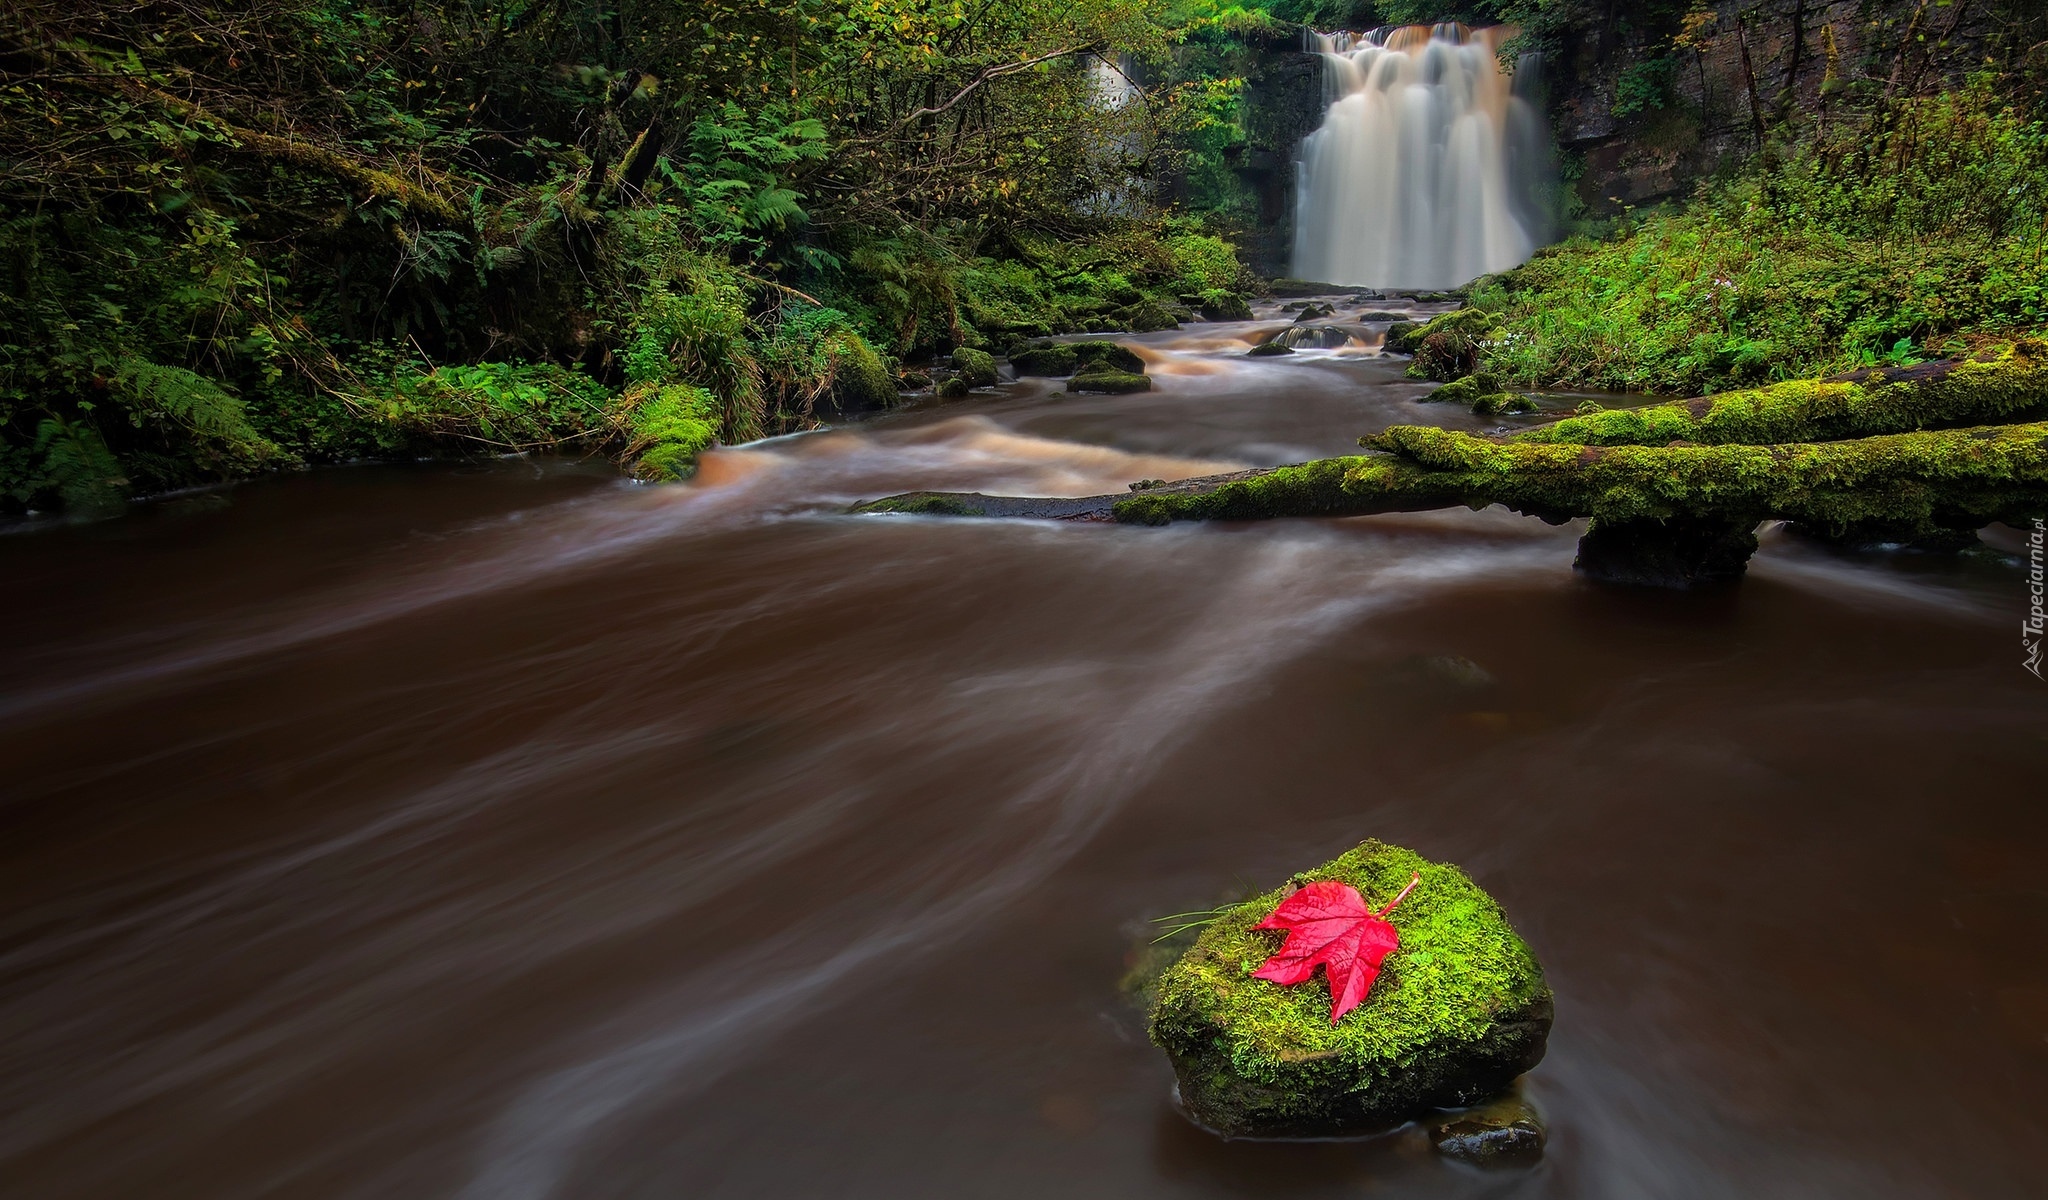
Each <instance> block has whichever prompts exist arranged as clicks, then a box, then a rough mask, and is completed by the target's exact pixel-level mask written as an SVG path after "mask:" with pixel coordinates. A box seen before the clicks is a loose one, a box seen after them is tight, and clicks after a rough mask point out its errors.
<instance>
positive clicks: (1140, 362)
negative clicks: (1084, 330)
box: [1074, 342, 1145, 375]
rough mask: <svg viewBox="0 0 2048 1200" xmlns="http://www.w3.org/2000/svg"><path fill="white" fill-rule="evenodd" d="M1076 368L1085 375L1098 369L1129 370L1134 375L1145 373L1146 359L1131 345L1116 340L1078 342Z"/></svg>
mask: <svg viewBox="0 0 2048 1200" xmlns="http://www.w3.org/2000/svg"><path fill="white" fill-rule="evenodd" d="M1074 361H1075V363H1076V364H1077V365H1076V367H1075V370H1077V371H1079V372H1080V373H1081V374H1083V375H1088V374H1093V373H1095V372H1097V371H1129V372H1130V373H1131V374H1133V375H1142V374H1144V373H1145V360H1144V359H1142V358H1139V357H1138V356H1137V354H1136V353H1134V352H1133V351H1131V349H1130V348H1129V347H1126V346H1120V345H1118V344H1117V343H1115V342H1076V343H1075V344H1074Z"/></svg>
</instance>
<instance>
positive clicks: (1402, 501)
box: [1113, 423, 2048, 538]
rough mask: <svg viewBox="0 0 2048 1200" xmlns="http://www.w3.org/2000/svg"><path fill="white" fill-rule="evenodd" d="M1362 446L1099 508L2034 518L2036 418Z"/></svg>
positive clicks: (2046, 448)
mask: <svg viewBox="0 0 2048 1200" xmlns="http://www.w3.org/2000/svg"><path fill="white" fill-rule="evenodd" d="M1365 440H1366V441H1367V444H1369V445H1371V446H1372V447H1374V448H1376V449H1379V450H1382V451H1386V452H1387V453H1384V454H1379V455H1365V456H1359V457H1352V458H1329V459H1320V460H1317V461H1315V462H1310V463H1303V464H1301V465H1300V466H1294V467H1281V468H1278V469H1275V470H1271V471H1264V472H1258V473H1254V474H1247V475H1245V476H1243V477H1240V478H1236V479H1232V480H1230V481H1227V482H1223V483H1219V484H1217V485H1215V486H1214V487H1210V488H1206V489H1190V490H1184V491H1169V492H1166V493H1163V494H1162V493H1150V494H1145V495H1138V496H1132V497H1130V498H1128V499H1124V500H1120V501H1118V502H1117V503H1116V505H1115V506H1114V509H1113V513H1114V516H1115V518H1116V519H1117V520H1118V521H1122V522H1125V523H1128V524H1142V525H1163V524H1166V523H1167V522H1169V521H1214V520H1250V519H1259V518H1266V517H1287V516H1344V515H1351V514H1357V513H1374V512H1415V511H1421V510H1424V509H1431V508H1447V507H1452V506H1454V505H1465V506H1467V507H1471V508H1484V507H1485V506H1487V505H1489V504H1501V505H1505V506H1507V507H1508V508H1511V509H1514V510H1515V511H1517V512H1524V513H1531V514H1534V515H1537V516H1541V517H1543V518H1545V519H1547V520H1553V521H1562V520H1566V519H1568V518H1571V517H1594V518H1597V519H1600V520H1605V521H1611V522H1620V521H1632V520H1640V519H1652V520H1670V519H1673V518H1694V519H1704V518H1713V519H1720V520H1727V521H1734V522H1739V521H1742V520H1748V521H1751V522H1755V521H1762V520H1765V519H1769V518H1781V519H1785V520H1792V521H1800V522H1803V523H1805V524H1807V525H1810V526H1812V527H1814V528H1816V529H1821V530H1831V529H1848V528H1851V527H1856V526H1882V527H1883V528H1885V529H1888V530H1892V531H1895V532H1896V534H1897V535H1898V536H1899V537H1901V538H1906V537H1933V536H1936V535H1938V534H1939V532H1940V531H1942V530H1944V529H1964V528H1967V529H1976V528H1980V527H1982V526H1984V525H1986V524H1988V523H1990V522H1992V521H2000V520H2004V521H2017V520H2023V519H2025V518H2027V517H2029V516H2031V515H2033V514H2036V513H2041V512H2048V423H2044V424H2034V425H2007V426H1993V427H1988V428H1979V429H1956V430H1943V431H1935V432H1928V433H1906V434H1893V435H1889V436H1886V437H1872V438H1859V439H1856V440H1853V441H1846V442H1807V443H1794V444H1790V445H1783V446H1669V447H1665V446H1657V447H1652V446H1608V447H1596V446H1577V445H1563V444H1542V443H1526V442H1507V443H1503V442H1496V441H1492V440H1489V439H1487V438H1483V437H1477V436H1475V435H1473V434H1469V433H1458V432H1455V431H1452V430H1446V429H1437V428H1434V427H1430V426H1421V425H1397V426H1395V427H1394V428H1392V429H1389V430H1387V431H1386V432H1384V433H1381V434H1378V435H1375V436H1373V437H1371V438H1369V439H1365Z"/></svg>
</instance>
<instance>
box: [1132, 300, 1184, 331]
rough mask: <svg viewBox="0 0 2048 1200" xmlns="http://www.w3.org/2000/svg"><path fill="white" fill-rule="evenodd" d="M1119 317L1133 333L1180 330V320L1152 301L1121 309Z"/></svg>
mask: <svg viewBox="0 0 2048 1200" xmlns="http://www.w3.org/2000/svg"><path fill="white" fill-rule="evenodd" d="M1117 316H1118V318H1119V319H1121V320H1122V321H1123V323H1124V325H1125V326H1126V327H1127V328H1128V329H1130V331H1131V332H1132V333H1158V332H1160V331H1162V330H1166V329H1179V328H1180V318H1178V317H1176V316H1174V315H1173V314H1172V313H1171V312H1168V311H1167V310H1166V309H1165V308H1163V307H1161V306H1160V305H1158V304H1155V303H1153V302H1152V301H1150V300H1146V301H1142V302H1140V303H1138V304H1133V305H1131V306H1130V307H1128V308H1125V309H1121V310H1119V311H1118V312H1117Z"/></svg>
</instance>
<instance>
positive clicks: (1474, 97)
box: [1294, 24, 1552, 288]
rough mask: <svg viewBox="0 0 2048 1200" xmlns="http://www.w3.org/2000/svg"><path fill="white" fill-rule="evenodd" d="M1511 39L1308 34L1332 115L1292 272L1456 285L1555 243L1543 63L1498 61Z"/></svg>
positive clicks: (1498, 30) (1304, 151)
mask: <svg viewBox="0 0 2048 1200" xmlns="http://www.w3.org/2000/svg"><path fill="white" fill-rule="evenodd" d="M1510 32H1512V31H1511V30H1509V29H1507V28H1505V27H1502V26H1495V27H1493V28H1489V29H1473V30H1468V29H1466V28H1465V27H1463V26H1461V25H1456V24H1444V25H1437V26H1435V27H1430V26H1425V25H1407V26H1400V27H1394V28H1387V29H1376V30H1374V31H1372V32H1371V33H1366V34H1355V33H1334V34H1320V33H1313V34H1311V35H1310V36H1311V37H1312V38H1313V39H1314V41H1315V49H1317V50H1318V51H1320V52H1321V53H1322V55H1323V67H1324V70H1323V89H1324V93H1325V98H1326V99H1327V100H1328V102H1329V111H1328V112H1327V113H1326V114H1325V116H1324V118H1323V124H1322V126H1321V127H1320V128H1319V129H1317V130H1316V131H1315V132H1314V133H1312V134H1310V135H1309V136H1308V137H1307V138H1306V139H1304V140H1303V142H1302V146H1301V162H1300V167H1299V170H1300V178H1299V188H1298V189H1297V196H1298V199H1297V202H1296V211H1295V224H1294V274H1295V275H1296V276H1298V277H1300V278H1303V279H1314V280H1321V281H1323V282H1327V283H1340V284H1346V285H1358V286H1364V287H1375V288H1450V287H1457V286H1459V285H1461V284H1464V283H1467V282H1470V281H1471V280H1473V279H1475V278H1477V277H1479V276H1481V275H1485V274H1488V273H1490V272H1494V271H1502V270H1506V269H1507V268H1509V267H1512V266H1515V265H1516V264H1518V263H1521V262H1523V261H1524V260H1526V259H1527V258H1528V257H1529V256H1530V255H1531V254H1533V253H1535V251H1536V248H1537V247H1538V246H1540V245H1541V244H1543V242H1544V240H1545V239H1546V238H1547V237H1548V234H1549V229H1548V225H1549V222H1548V220H1547V219H1546V218H1545V217H1544V215H1543V214H1544V207H1545V206H1544V202H1543V196H1544V194H1545V191H1546V185H1547V183H1548V181H1549V177H1550V175H1551V173H1552V171H1551V166H1550V155H1549V150H1548V138H1547V136H1546V134H1545V131H1544V129H1543V119H1542V116H1541V113H1540V110H1539V108H1538V106H1537V105H1535V104H1533V103H1531V102H1530V101H1529V99H1527V98H1526V97H1527V96H1528V95H1529V94H1532V93H1533V91H1534V82H1535V75H1536V66H1537V64H1536V63H1535V62H1533V61H1531V60H1532V59H1533V57H1534V56H1524V58H1523V60H1522V62H1521V63H1519V64H1518V66H1517V69H1516V70H1515V71H1514V72H1513V73H1512V74H1503V73H1502V72H1501V70H1500V65H1499V62H1498V60H1497V58H1496V54H1497V53H1498V51H1499V49H1500V46H1501V43H1502V42H1503V41H1505V40H1506V38H1507V36H1508V34H1509V33H1510Z"/></svg>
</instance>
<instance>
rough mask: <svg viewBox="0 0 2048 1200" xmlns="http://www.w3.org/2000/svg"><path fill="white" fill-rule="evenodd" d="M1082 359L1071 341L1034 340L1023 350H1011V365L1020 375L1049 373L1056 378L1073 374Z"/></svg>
mask: <svg viewBox="0 0 2048 1200" xmlns="http://www.w3.org/2000/svg"><path fill="white" fill-rule="evenodd" d="M1080 361H1081V360H1080V356H1079V355H1078V354H1076V353H1075V350H1074V347H1073V345H1072V344H1071V343H1064V342H1034V343H1032V344H1030V345H1028V346H1026V347H1024V348H1023V349H1021V350H1012V351H1010V366H1011V367H1013V368H1015V369H1016V372H1017V374H1019V375H1049V376H1052V377H1054V378H1057V377H1059V376H1062V375H1072V374H1073V373H1074V368H1075V367H1077V366H1079V365H1080Z"/></svg>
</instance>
